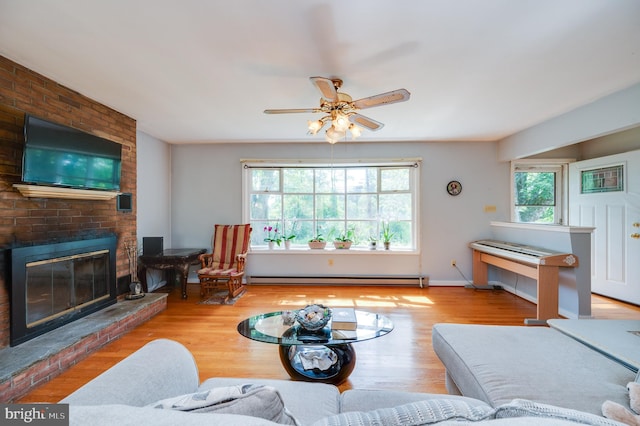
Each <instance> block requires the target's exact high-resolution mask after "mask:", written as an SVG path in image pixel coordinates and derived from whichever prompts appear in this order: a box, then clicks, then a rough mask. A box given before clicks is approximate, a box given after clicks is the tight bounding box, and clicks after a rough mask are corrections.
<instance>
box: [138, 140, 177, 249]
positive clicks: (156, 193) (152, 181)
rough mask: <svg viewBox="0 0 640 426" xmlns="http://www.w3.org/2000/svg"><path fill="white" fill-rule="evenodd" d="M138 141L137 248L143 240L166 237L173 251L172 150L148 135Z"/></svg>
mask: <svg viewBox="0 0 640 426" xmlns="http://www.w3.org/2000/svg"><path fill="white" fill-rule="evenodd" d="M136 137H137V145H136V149H137V157H138V170H137V173H138V176H137V179H138V183H137V185H138V189H137V209H138V211H137V212H135V213H136V214H137V215H138V229H137V234H138V244H139V247H142V237H164V246H165V247H171V173H170V170H171V169H170V165H171V148H170V146H169V144H167V143H165V142H162V141H160V140H158V139H155V138H154V137H152V136H149V135H148V134H146V133H142V132H137V135H136Z"/></svg>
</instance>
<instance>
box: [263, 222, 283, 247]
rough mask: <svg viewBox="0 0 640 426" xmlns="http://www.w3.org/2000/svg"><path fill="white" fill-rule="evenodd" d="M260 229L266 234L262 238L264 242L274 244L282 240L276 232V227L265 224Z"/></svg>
mask: <svg viewBox="0 0 640 426" xmlns="http://www.w3.org/2000/svg"><path fill="white" fill-rule="evenodd" d="M262 230H263V231H264V233H265V234H266V235H267V236H266V237H265V238H264V241H265V242H266V243H276V244H278V245H280V242H281V241H282V238H281V237H280V234H279V233H278V227H274V226H271V225H268V226H265V227H264V228H263V229H262Z"/></svg>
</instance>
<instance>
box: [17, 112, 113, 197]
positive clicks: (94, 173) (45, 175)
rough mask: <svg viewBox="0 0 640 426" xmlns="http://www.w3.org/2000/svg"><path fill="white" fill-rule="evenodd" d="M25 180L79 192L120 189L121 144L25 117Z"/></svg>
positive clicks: (31, 117)
mask: <svg viewBox="0 0 640 426" xmlns="http://www.w3.org/2000/svg"><path fill="white" fill-rule="evenodd" d="M24 137H25V146H24V153H23V156H22V181H23V182H24V183H28V184H36V185H49V186H62V187H67V188H79V189H98V190H105V191H119V190H120V170H121V163H122V145H120V144H119V143H117V142H113V141H110V140H107V139H104V138H101V137H98V136H94V135H90V134H89V133H85V132H82V131H80V130H76V129H72V128H71V127H67V126H63V125H60V124H56V123H51V122H49V121H46V120H43V119H41V118H37V117H34V116H31V115H28V114H27V115H26V116H25V120H24Z"/></svg>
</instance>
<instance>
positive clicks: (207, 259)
mask: <svg viewBox="0 0 640 426" xmlns="http://www.w3.org/2000/svg"><path fill="white" fill-rule="evenodd" d="M198 260H200V267H201V268H206V267H207V266H209V265H211V262H212V261H213V253H204V254H201V255H200V256H198Z"/></svg>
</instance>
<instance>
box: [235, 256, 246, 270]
mask: <svg viewBox="0 0 640 426" xmlns="http://www.w3.org/2000/svg"><path fill="white" fill-rule="evenodd" d="M247 254H248V253H240V254H238V255H236V270H237V271H238V272H244V263H245V262H246V260H247Z"/></svg>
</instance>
